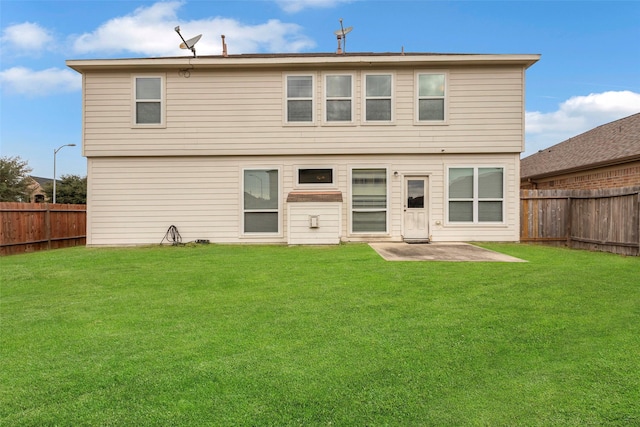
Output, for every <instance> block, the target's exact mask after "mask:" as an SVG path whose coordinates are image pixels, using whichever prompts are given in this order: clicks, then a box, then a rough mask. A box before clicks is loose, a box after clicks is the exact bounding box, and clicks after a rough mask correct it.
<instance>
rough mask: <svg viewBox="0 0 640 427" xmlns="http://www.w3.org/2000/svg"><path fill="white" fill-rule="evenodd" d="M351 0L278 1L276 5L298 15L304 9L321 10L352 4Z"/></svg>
mask: <svg viewBox="0 0 640 427" xmlns="http://www.w3.org/2000/svg"><path fill="white" fill-rule="evenodd" d="M350 2H351V0H277V1H276V3H278V5H279V6H280V8H281V9H282V10H284V11H285V12H287V13H297V12H300V11H301V10H303V9H319V8H330V7H334V6H337V5H338V4H340V3H350Z"/></svg>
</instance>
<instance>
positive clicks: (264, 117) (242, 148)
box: [83, 65, 524, 158]
mask: <svg viewBox="0 0 640 427" xmlns="http://www.w3.org/2000/svg"><path fill="white" fill-rule="evenodd" d="M405 67H406V66H405ZM418 71H443V72H445V73H446V74H447V79H448V82H447V83H448V96H447V106H448V108H447V116H448V120H447V123H446V124H432V125H425V124H416V122H415V110H416V94H415V91H416V90H415V78H416V76H415V73H416V72H418ZM336 72H338V73H345V74H346V73H349V74H352V75H353V76H354V98H353V102H354V121H353V123H350V124H327V123H325V122H324V121H323V115H324V108H323V104H324V98H323V90H324V89H323V76H324V75H325V74H327V73H336ZM375 72H387V73H388V72H391V73H392V74H393V76H394V77H393V78H394V109H393V114H394V121H393V122H392V123H390V124H371V123H364V120H363V118H362V116H363V103H364V99H363V93H362V91H363V85H362V79H363V76H364V74H365V73H375ZM290 73H294V74H295V73H303V74H313V75H315V78H316V79H315V112H316V122H315V123H314V124H313V125H291V124H286V123H284V111H285V101H284V97H285V94H284V86H285V84H284V82H285V76H286V75H287V74H290ZM141 75H154V76H163V77H164V78H165V88H166V99H165V101H166V103H165V104H166V126H165V127H163V128H154V129H149V128H147V129H140V128H135V127H133V126H132V114H133V100H132V96H133V94H132V87H133V77H134V76H141ZM186 75H187V74H185V73H179V72H178V71H176V70H174V71H165V70H155V71H154V70H145V71H144V72H136V71H135V70H122V71H119V70H114V71H111V72H87V73H85V74H84V129H83V140H84V141H83V150H84V155H85V156H87V157H88V158H95V157H101V156H109V157H110V156H224V155H229V156H234V155H245V154H252V155H305V154H326V155H329V154H389V153H395V154H414V153H421V154H429V153H438V154H439V153H443V152H444V153H494V152H502V153H504V152H509V153H520V152H521V151H522V144H523V137H522V136H523V129H524V117H523V105H524V96H523V93H524V71H523V68H522V66H519V65H510V66H505V65H503V66H500V67H498V66H486V65H485V66H482V65H475V66H468V65H467V66H464V67H462V66H448V67H443V66H438V67H434V68H429V67H427V66H425V67H424V68H415V67H406V68H397V69H393V70H390V69H388V68H387V69H385V68H364V67H363V68H361V69H342V68H341V69H336V68H334V69H329V68H327V69H322V70H318V71H310V70H309V69H308V68H306V69H305V68H297V69H296V68H291V69H288V68H286V69H284V68H283V69H261V70H248V71H247V70H244V71H243V70H223V69H222V70H215V69H213V70H211V69H209V70H206V69H199V68H195V69H192V70H190V71H189V73H188V75H189V77H188V78H187V77H186Z"/></svg>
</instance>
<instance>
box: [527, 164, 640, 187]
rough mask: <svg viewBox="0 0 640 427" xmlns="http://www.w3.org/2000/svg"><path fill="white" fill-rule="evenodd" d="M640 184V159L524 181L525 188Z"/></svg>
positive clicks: (629, 185) (628, 185) (627, 185)
mask: <svg viewBox="0 0 640 427" xmlns="http://www.w3.org/2000/svg"><path fill="white" fill-rule="evenodd" d="M635 185H640V161H637V162H632V163H625V164H622V165H616V166H611V167H606V168H595V169H590V170H588V171H582V172H577V173H573V174H563V175H556V176H551V177H546V178H542V179H536V180H533V181H531V182H530V181H526V180H525V181H522V184H521V186H520V188H522V189H523V190H532V189H539V190H547V189H567V190H599V189H603V188H621V187H632V186H635Z"/></svg>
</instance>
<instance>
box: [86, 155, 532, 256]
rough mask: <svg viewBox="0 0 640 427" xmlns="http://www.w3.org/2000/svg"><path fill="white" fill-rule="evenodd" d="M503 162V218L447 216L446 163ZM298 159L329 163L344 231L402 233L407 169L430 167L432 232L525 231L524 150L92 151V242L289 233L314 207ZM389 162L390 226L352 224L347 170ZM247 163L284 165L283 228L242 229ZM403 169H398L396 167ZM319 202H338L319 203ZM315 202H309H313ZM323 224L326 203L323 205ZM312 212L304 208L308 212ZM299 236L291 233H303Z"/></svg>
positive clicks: (305, 163)
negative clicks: (301, 195) (298, 216)
mask: <svg viewBox="0 0 640 427" xmlns="http://www.w3.org/2000/svg"><path fill="white" fill-rule="evenodd" d="M449 166H456V167H459V166H485V167H492V166H500V167H503V168H504V171H505V178H504V181H505V199H504V203H505V218H504V223H502V224H476V225H467V224H449V223H448V222H447V219H446V212H445V211H446V185H447V183H446V170H447V169H446V168H447V167H449ZM298 167H332V168H334V170H335V178H334V182H335V184H334V187H335V188H333V190H335V191H340V192H342V197H343V201H342V202H341V204H340V205H339V206H340V209H339V211H340V215H341V218H340V220H339V221H337V220H336V219H335V218H331V217H330V218H329V222H328V225H329V227H336V225H337V224H339V227H340V236H339V237H340V240H342V241H374V240H377V241H385V240H386V241H400V240H402V235H403V226H404V224H403V221H404V220H403V202H404V188H403V187H404V177H405V176H426V177H428V182H429V189H428V190H429V191H428V201H427V203H428V205H429V208H430V209H429V227H430V230H429V232H430V235H431V239H432V240H433V241H474V240H475V241H517V240H518V239H519V230H520V225H519V222H518V221H519V215H518V209H519V191H518V188H517V187H518V186H517V183H518V173H519V172H518V170H519V154H517V153H516V154H475V155H467V154H464V155H463V154H460V155H456V154H437V155H399V154H396V155H360V156H356V155H346V156H326V155H313V156H311V155H309V156H295V157H294V156H242V157H241V156H184V157H90V158H89V159H88V212H87V221H88V224H87V230H88V231H87V244H88V245H90V246H100V245H139V244H158V243H160V242H161V240H162V238H163V237H164V235H165V233H166V231H167V229H168V228H169V226H170V225H175V226H176V227H177V228H178V230H179V232H180V234H181V236H182V238H183V241H185V242H188V241H193V240H197V239H208V240H210V241H211V242H213V243H288V242H289V237H290V236H289V235H288V230H293V232H294V233H296V232H298V234H296V236H299V235H300V234H299V233H300V232H302V229H301V228H299V227H300V225H299V224H298V225H296V224H289V223H288V215H287V212H289V209H290V208H293V209H294V212H296V211H295V210H296V209H302V208H303V207H304V208H305V209H307V208H309V209H312V208H313V207H311V208H310V207H309V206H310V205H312V203H287V202H286V199H287V195H288V194H289V193H290V192H292V191H296V190H299V186H296V180H295V176H296V171H297V168H298ZM365 167H366V168H369V167H375V168H386V170H387V188H388V214H387V218H388V227H387V229H388V232H387V233H384V234H371V235H367V234H354V233H351V232H350V226H351V221H350V214H351V201H350V192H351V185H350V182H349V180H350V170H351V169H352V168H365ZM245 168H276V169H278V170H279V171H280V174H279V179H280V189H279V190H280V191H279V193H280V194H279V195H280V209H279V211H280V223H279V230H280V233H279V234H278V235H268V236H256V235H244V234H243V233H242V229H241V223H242V222H241V219H242V215H243V213H242V198H243V194H242V193H243V189H242V188H241V185H242V184H241V183H242V174H243V170H244V169H245ZM395 172H398V175H397V176H396V175H395ZM296 205H297V206H296ZM318 205H319V207H318V209H326V208H327V206H334V207H335V206H336V203H334V202H332V203H330V204H328V205H322V208H321V207H320V205H321V204H318ZM309 212H311V211H309ZM318 212H319V214H320V215H321V216H323V217H322V218H321V222H320V228H319V231H321V232H322V231H324V230H325V228H323V227H325V223H324V222H323V219H326V217H327V215H329V214H330V212H329V211H326V212H323V211H320V210H319V211H318ZM305 214H306V212H305ZM296 236H294V240H295V238H296Z"/></svg>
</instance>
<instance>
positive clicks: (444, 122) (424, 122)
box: [413, 70, 449, 126]
mask: <svg viewBox="0 0 640 427" xmlns="http://www.w3.org/2000/svg"><path fill="white" fill-rule="evenodd" d="M425 74H437V75H442V74H444V97H440V96H429V97H420V93H419V90H420V82H419V79H420V76H421V75H425ZM413 95H414V97H415V101H414V109H415V114H414V119H413V120H414V124H416V125H421V126H441V125H448V124H449V71H448V70H418V71H416V72H415V76H414V90H413ZM441 98H444V120H420V100H421V99H441Z"/></svg>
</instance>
